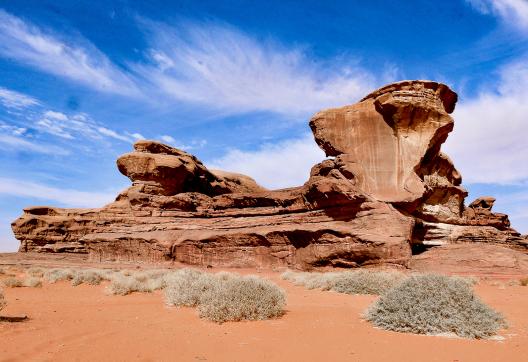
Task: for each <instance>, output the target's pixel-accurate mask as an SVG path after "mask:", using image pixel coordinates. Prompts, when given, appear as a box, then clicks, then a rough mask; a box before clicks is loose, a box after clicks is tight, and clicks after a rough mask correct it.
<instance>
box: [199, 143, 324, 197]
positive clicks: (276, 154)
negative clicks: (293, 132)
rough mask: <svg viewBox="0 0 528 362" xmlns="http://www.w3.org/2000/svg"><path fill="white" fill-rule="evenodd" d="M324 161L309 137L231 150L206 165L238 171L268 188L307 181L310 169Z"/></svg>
mask: <svg viewBox="0 0 528 362" xmlns="http://www.w3.org/2000/svg"><path fill="white" fill-rule="evenodd" d="M324 158H325V155H324V153H323V151H322V150H321V149H320V148H319V147H318V146H317V144H316V143H315V141H314V139H313V136H312V135H305V136H304V137H302V138H298V139H289V140H285V141H282V142H279V143H275V144H264V145H262V146H261V147H260V148H259V149H258V150H256V151H242V150H238V149H234V150H231V151H229V152H227V154H226V155H225V156H223V157H221V158H218V159H215V160H212V161H211V162H208V163H207V166H208V167H209V168H212V169H221V170H226V171H231V172H239V173H242V174H245V175H248V176H251V177H253V178H254V179H255V180H256V181H257V182H258V183H259V184H261V185H262V186H264V187H267V188H270V189H277V188H284V187H292V186H300V185H302V184H303V183H304V182H306V181H307V180H308V177H309V176H310V169H311V168H312V166H313V165H315V164H316V163H317V162H320V161H322V160H323V159H324Z"/></svg>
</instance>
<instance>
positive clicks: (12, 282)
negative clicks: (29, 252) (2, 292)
mask: <svg viewBox="0 0 528 362" xmlns="http://www.w3.org/2000/svg"><path fill="white" fill-rule="evenodd" d="M2 283H3V284H4V286H6V287H7V288H19V287H22V286H24V282H23V281H22V280H21V279H19V278H16V277H9V278H6V279H4V280H3V281H2Z"/></svg>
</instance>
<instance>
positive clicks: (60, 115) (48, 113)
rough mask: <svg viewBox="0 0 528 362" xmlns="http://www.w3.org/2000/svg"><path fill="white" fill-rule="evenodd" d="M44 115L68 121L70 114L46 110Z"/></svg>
mask: <svg viewBox="0 0 528 362" xmlns="http://www.w3.org/2000/svg"><path fill="white" fill-rule="evenodd" d="M44 117H47V118H51V119H57V120H59V121H67V120H68V116H67V115H65V114H64V113H61V112H54V111H46V112H44Z"/></svg>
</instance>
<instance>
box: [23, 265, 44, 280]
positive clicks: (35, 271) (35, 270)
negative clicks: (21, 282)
mask: <svg viewBox="0 0 528 362" xmlns="http://www.w3.org/2000/svg"><path fill="white" fill-rule="evenodd" d="M44 271H45V270H44V269H42V268H39V267H31V268H29V269H28V270H26V274H27V275H30V276H32V277H37V278H42V277H43V276H44Z"/></svg>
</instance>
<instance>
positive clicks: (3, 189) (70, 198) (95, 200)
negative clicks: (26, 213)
mask: <svg viewBox="0 0 528 362" xmlns="http://www.w3.org/2000/svg"><path fill="white" fill-rule="evenodd" d="M0 194H4V195H10V196H17V197H27V198H32V199H36V200H46V201H54V202H57V203H59V204H61V205H64V206H70V207H102V206H104V205H105V204H107V203H109V202H112V201H114V199H115V196H116V194H117V192H87V191H78V190H72V189H65V188H62V187H61V188H55V187H50V186H47V185H43V184H39V183H35V182H28V181H24V180H17V179H12V178H3V177H2V178H0Z"/></svg>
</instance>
